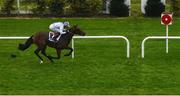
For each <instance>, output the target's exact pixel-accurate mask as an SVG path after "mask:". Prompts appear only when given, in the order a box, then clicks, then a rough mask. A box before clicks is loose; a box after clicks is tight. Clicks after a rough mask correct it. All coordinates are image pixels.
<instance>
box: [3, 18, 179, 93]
mask: <svg viewBox="0 0 180 96" xmlns="http://www.w3.org/2000/svg"><path fill="white" fill-rule="evenodd" d="M66 20H67V21H70V23H71V24H79V26H80V27H81V28H82V29H83V30H84V31H85V32H86V33H87V35H88V36H90V35H124V36H126V37H127V38H128V39H129V40H130V43H131V57H130V58H129V59H128V58H126V46H125V45H126V44H125V41H123V40H121V39H101V40H100V39H93V40H92V39H81V40H76V41H75V50H76V51H75V55H76V56H75V59H71V57H64V56H63V55H64V54H65V53H67V52H68V51H66V50H64V52H63V53H62V55H61V56H62V57H61V59H60V60H57V61H55V63H53V64H51V63H49V62H48V61H47V60H46V61H45V63H44V64H39V61H38V59H37V57H36V56H35V55H34V53H33V51H34V50H35V46H34V45H33V46H31V47H30V48H29V49H28V50H26V51H25V52H21V51H18V50H17V45H18V44H19V43H22V42H24V40H7V41H4V40H1V41H0V46H1V47H0V94H15V95H16V94H31V95H33V94H39V95H40V94H43V95H44V94H45V95H48V94H110V95H111V94H171V95H172V94H180V91H179V89H180V76H179V74H180V71H179V69H180V65H179V60H180V56H179V53H180V50H179V49H180V43H179V40H169V54H166V53H165V40H157V41H155V40H151V41H148V42H147V44H146V50H145V58H144V59H142V58H141V48H140V47H141V42H142V40H143V39H144V38H145V37H146V36H151V35H165V27H164V26H162V25H160V18H135V17H134V18H132V17H131V18H104V19H98V18H96V19H85V18H82V19H78V18H77V19H75V18H74V19H71V18H69V19H67V18H65V19H51V18H48V19H47V18H44V19H0V36H30V35H32V34H33V33H35V32H38V31H48V25H49V24H50V23H52V22H54V21H66ZM179 26H180V19H177V18H176V19H175V20H174V24H173V25H171V26H170V32H169V35H180V29H179ZM47 53H48V54H51V55H56V54H55V51H54V50H53V49H52V48H49V49H48V50H47ZM12 54H16V55H17V57H16V58H12V57H11V55H12Z"/></svg>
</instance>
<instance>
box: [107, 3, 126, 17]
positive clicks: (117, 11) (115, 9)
mask: <svg viewBox="0 0 180 96" xmlns="http://www.w3.org/2000/svg"><path fill="white" fill-rule="evenodd" d="M124 2H125V0H112V1H111V5H110V14H111V15H114V16H120V17H123V16H129V6H128V5H126V4H125V3H124Z"/></svg>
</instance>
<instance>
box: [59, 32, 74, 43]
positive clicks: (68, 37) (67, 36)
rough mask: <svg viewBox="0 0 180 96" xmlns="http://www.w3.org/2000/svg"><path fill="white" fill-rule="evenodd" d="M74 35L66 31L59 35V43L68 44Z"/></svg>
mask: <svg viewBox="0 0 180 96" xmlns="http://www.w3.org/2000/svg"><path fill="white" fill-rule="evenodd" d="M73 36H74V35H72V34H70V33H67V34H64V35H62V36H61V38H60V40H59V43H65V44H67V45H68V44H69V43H70V42H71V39H72V37H73Z"/></svg>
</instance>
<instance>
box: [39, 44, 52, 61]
mask: <svg viewBox="0 0 180 96" xmlns="http://www.w3.org/2000/svg"><path fill="white" fill-rule="evenodd" d="M41 53H42V54H43V55H44V56H45V57H47V58H48V59H49V60H50V61H51V62H54V61H53V60H52V58H51V57H49V56H47V54H46V47H44V48H43V49H42V50H41Z"/></svg>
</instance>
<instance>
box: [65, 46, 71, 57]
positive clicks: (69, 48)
mask: <svg viewBox="0 0 180 96" xmlns="http://www.w3.org/2000/svg"><path fill="white" fill-rule="evenodd" d="M64 49H67V50H70V52H69V53H68V54H65V55H64V56H70V55H71V54H72V52H73V49H72V48H71V47H67V48H64Z"/></svg>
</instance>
